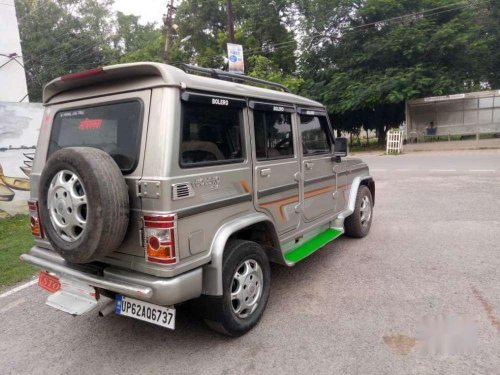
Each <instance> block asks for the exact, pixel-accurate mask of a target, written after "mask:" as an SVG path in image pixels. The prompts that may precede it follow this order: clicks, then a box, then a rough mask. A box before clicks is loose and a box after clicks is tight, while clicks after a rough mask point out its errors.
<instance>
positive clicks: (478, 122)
mask: <svg viewBox="0 0 500 375" xmlns="http://www.w3.org/2000/svg"><path fill="white" fill-rule="evenodd" d="M406 123H407V137H408V139H409V140H410V141H420V140H423V139H425V137H436V136H453V135H460V136H466V135H475V136H476V137H479V135H480V134H500V90H495V91H480V92H471V93H467V94H457V95H446V96H435V97H429V98H422V99H415V100H410V101H408V102H407V103H406Z"/></svg>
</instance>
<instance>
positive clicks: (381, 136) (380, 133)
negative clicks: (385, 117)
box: [377, 126, 387, 146]
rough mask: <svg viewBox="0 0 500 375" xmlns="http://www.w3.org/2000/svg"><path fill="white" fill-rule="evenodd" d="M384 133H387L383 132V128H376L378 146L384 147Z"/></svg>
mask: <svg viewBox="0 0 500 375" xmlns="http://www.w3.org/2000/svg"><path fill="white" fill-rule="evenodd" d="M386 133H387V132H386V130H385V126H381V127H377V138H378V145H379V146H385V140H386V138H385V137H386Z"/></svg>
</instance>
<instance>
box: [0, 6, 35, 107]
mask: <svg viewBox="0 0 500 375" xmlns="http://www.w3.org/2000/svg"><path fill="white" fill-rule="evenodd" d="M9 55H10V56H11V57H9ZM23 64H24V63H23V58H22V51H21V41H20V39H19V29H18V26H17V18H16V8H15V7H14V0H2V1H1V2H0V66H1V68H0V102H2V101H3V102H15V103H19V102H28V101H29V100H28V88H27V85H26V75H25V73H24V68H23Z"/></svg>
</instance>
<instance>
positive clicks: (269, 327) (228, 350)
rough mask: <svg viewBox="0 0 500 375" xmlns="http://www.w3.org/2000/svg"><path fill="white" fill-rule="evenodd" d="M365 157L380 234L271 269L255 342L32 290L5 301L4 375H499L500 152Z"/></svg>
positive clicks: (186, 318) (187, 321) (184, 316)
mask: <svg viewBox="0 0 500 375" xmlns="http://www.w3.org/2000/svg"><path fill="white" fill-rule="evenodd" d="M364 159H365V160H366V161H367V162H368V163H369V165H370V166H371V167H372V168H373V175H374V177H375V179H376V181H377V197H376V206H375V216H374V221H373V225H372V229H371V232H370V234H369V235H368V237H366V238H364V239H361V240H355V239H349V238H346V237H341V238H340V239H338V240H337V241H335V242H333V243H332V244H330V245H328V246H326V247H325V248H323V249H322V250H320V251H318V252H316V253H315V254H314V255H312V256H310V257H309V258H307V259H306V260H304V261H302V262H301V263H299V264H298V265H297V266H296V267H294V268H284V267H280V266H273V268H272V291H271V297H270V300H269V304H268V307H267V310H266V312H265V315H264V317H263V319H262V321H261V322H260V324H259V325H258V326H257V327H256V328H255V329H254V330H253V331H251V332H250V333H248V334H247V335H245V336H243V337H241V338H236V339H231V338H226V337H223V336H220V335H218V334H216V333H213V332H212V331H210V330H208V329H206V328H205V326H204V325H203V324H202V323H201V322H199V321H198V320H196V319H195V318H194V317H193V316H192V315H190V312H189V311H187V310H186V309H182V308H181V309H179V310H178V320H177V330H176V331H168V330H164V329H160V328H156V327H155V326H153V325H149V324H147V323H142V322H140V321H136V320H133V319H129V318H124V317H119V316H108V317H105V318H99V317H97V314H96V313H90V314H88V315H84V316H82V317H76V318H75V317H71V316H68V315H66V314H64V313H62V312H59V311H56V310H54V309H52V308H50V307H48V306H46V305H45V304H44V300H45V298H46V296H47V294H46V293H45V292H43V291H41V290H39V289H38V287H36V286H33V287H30V288H27V289H24V290H22V291H20V292H18V293H16V294H14V295H11V296H9V297H7V298H4V299H0V373H1V374H26V373H36V374H47V373H50V374H66V373H72V374H80V373H82V374H83V373H87V374H100V373H108V374H112V373H120V374H138V373H139V374H143V373H145V374H160V373H163V374H177V373H181V374H204V373H213V374H240V373H246V374H254V373H260V374H269V373H272V374H281V373H292V374H303V373H309V374H499V373H500V151H495V150H488V151H469V152H460V153H457V152H450V153H432V154H428V153H425V154H424V153H414V154H409V155H403V156H397V157H396V156H391V157H389V156H379V155H373V154H372V155H367V156H366V157H365V158H364ZM457 321H458V322H462V323H461V325H459V324H455V323H456V322H457ZM446 343H448V344H450V343H451V345H452V347H451V349H450V348H449V347H447V346H446V345H445V344H446ZM453 344H454V345H455V347H456V345H458V344H463V345H462V346H461V350H460V351H458V352H456V351H453ZM447 348H448V349H447Z"/></svg>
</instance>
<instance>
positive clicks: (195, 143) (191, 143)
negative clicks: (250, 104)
mask: <svg viewBox="0 0 500 375" xmlns="http://www.w3.org/2000/svg"><path fill="white" fill-rule="evenodd" d="M182 108H183V123H182V140H181V165H183V166H195V165H200V164H217V163H230V162H236V161H242V160H243V149H242V139H241V137H242V131H243V125H242V124H243V116H242V110H241V109H240V108H235V107H218V106H212V105H208V104H200V103H193V102H183V103H182Z"/></svg>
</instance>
